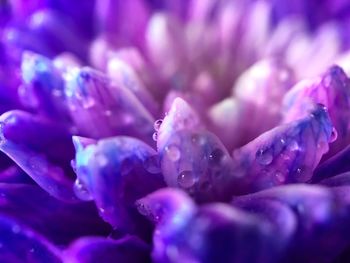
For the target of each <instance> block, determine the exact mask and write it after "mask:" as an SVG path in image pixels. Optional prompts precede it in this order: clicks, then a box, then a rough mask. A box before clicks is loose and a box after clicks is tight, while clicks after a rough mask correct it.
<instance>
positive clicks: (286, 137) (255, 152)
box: [233, 105, 334, 194]
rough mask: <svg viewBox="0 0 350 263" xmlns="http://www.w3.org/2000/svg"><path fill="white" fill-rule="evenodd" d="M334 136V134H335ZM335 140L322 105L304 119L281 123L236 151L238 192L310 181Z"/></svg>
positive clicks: (234, 155)
mask: <svg viewBox="0 0 350 263" xmlns="http://www.w3.org/2000/svg"><path fill="white" fill-rule="evenodd" d="M333 139H334V138H333ZM331 140H332V124H331V122H330V119H329V116H328V113H327V111H326V109H325V108H324V107H323V106H322V105H317V107H316V108H315V109H314V110H313V111H312V112H311V114H309V115H308V116H306V117H304V118H303V119H300V120H297V121H294V122H291V123H288V124H285V125H281V126H278V127H276V128H274V129H272V130H270V131H268V132H266V133H264V134H262V135H261V136H259V137H258V138H256V139H255V140H253V141H252V142H250V143H248V144H247V145H245V146H243V147H242V148H240V149H238V150H236V151H235V152H234V153H233V159H234V163H235V168H234V169H235V174H236V176H240V177H241V179H240V181H239V184H238V185H237V187H236V188H234V189H235V190H237V194H239V193H248V192H252V191H258V190H261V189H265V188H269V187H272V186H275V185H280V184H284V183H295V182H307V181H308V180H310V179H311V177H312V173H313V171H314V169H315V168H316V166H317V165H318V163H319V162H320V160H321V158H322V156H323V154H325V153H326V152H327V151H328V143H329V142H330V141H331Z"/></svg>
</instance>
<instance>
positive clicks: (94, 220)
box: [0, 183, 110, 245]
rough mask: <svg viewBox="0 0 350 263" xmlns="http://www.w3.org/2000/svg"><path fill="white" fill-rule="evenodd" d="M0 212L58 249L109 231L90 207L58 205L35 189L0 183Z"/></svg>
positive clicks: (81, 204)
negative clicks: (76, 239)
mask: <svg viewBox="0 0 350 263" xmlns="http://www.w3.org/2000/svg"><path fill="white" fill-rule="evenodd" d="M0 211H1V215H6V216H9V217H12V218H16V220H17V221H18V222H19V223H21V224H25V225H27V226H28V227H30V228H32V229H33V230H35V231H37V232H38V233H40V234H41V235H43V236H45V237H46V238H47V239H49V240H51V241H52V242H54V243H55V244H60V245H66V244H67V243H69V242H71V241H72V240H74V239H75V238H78V237H80V236H83V235H108V233H109V231H110V228H109V226H107V224H105V223H104V222H103V221H102V219H101V218H100V217H99V215H98V213H97V210H96V208H95V207H94V206H93V204H92V203H76V204H69V203H65V202H61V201H59V200H57V199H55V198H53V197H51V196H50V195H48V194H47V193H46V192H45V191H43V190H42V189H41V188H40V187H39V186H37V185H25V184H16V183H11V184H5V183H0Z"/></svg>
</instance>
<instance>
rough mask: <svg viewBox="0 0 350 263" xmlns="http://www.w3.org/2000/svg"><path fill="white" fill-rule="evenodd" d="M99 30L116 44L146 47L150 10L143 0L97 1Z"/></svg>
mask: <svg viewBox="0 0 350 263" xmlns="http://www.w3.org/2000/svg"><path fill="white" fill-rule="evenodd" d="M96 4H97V6H96V11H97V16H96V17H97V25H98V26H99V28H98V29H99V31H100V32H101V33H102V34H104V35H106V36H107V37H108V40H109V41H110V42H111V43H113V44H114V45H116V46H129V45H137V46H138V47H139V48H141V49H142V48H143V47H144V34H145V27H146V25H147V20H148V17H149V11H148V9H147V7H146V4H145V2H144V1H142V0H133V1H122V0H116V1H115V0H102V1H98V2H96ZM135 14H137V15H135Z"/></svg>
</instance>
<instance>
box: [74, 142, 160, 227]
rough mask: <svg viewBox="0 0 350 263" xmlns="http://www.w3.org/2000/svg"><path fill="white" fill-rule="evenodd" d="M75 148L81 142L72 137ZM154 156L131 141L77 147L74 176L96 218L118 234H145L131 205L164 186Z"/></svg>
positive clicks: (147, 148) (141, 219)
mask: <svg viewBox="0 0 350 263" xmlns="http://www.w3.org/2000/svg"><path fill="white" fill-rule="evenodd" d="M74 140H75V141H76V142H75V145H76V146H77V145H79V141H80V140H81V139H80V138H79V137H75V138H74ZM157 159H158V157H157V155H156V152H155V151H154V150H153V149H152V148H151V147H150V146H148V145H147V144H145V143H144V142H142V141H139V140H137V139H135V138H131V137H122V136H120V137H114V138H109V139H103V140H100V141H97V143H96V144H90V145H88V146H86V147H83V146H81V147H80V146H79V147H77V153H76V169H77V176H78V179H79V181H80V182H81V184H83V186H84V188H86V190H87V191H88V192H89V194H90V195H91V197H92V198H93V199H94V200H95V202H96V205H97V207H98V208H99V211H100V215H101V216H102V217H103V219H104V220H106V221H107V222H109V223H110V224H111V225H112V226H113V227H117V228H119V229H120V230H122V231H127V232H140V233H144V232H146V233H147V231H148V228H147V224H145V221H144V220H143V218H142V217H141V216H139V215H138V213H137V211H136V207H135V201H136V200H137V199H139V198H141V197H142V196H145V195H146V194H148V193H150V192H152V191H154V190H156V189H158V188H160V187H163V186H164V183H163V180H162V177H161V175H160V168H159V164H158V161H157Z"/></svg>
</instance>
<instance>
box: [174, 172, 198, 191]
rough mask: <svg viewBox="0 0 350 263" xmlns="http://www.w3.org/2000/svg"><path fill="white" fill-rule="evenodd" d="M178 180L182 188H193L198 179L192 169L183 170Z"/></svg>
mask: <svg viewBox="0 0 350 263" xmlns="http://www.w3.org/2000/svg"><path fill="white" fill-rule="evenodd" d="M177 182H178V184H179V186H180V187H182V188H191V187H192V186H193V185H194V184H195V182H196V180H195V177H194V174H193V173H192V171H182V172H181V173H179V175H178V177H177Z"/></svg>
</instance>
